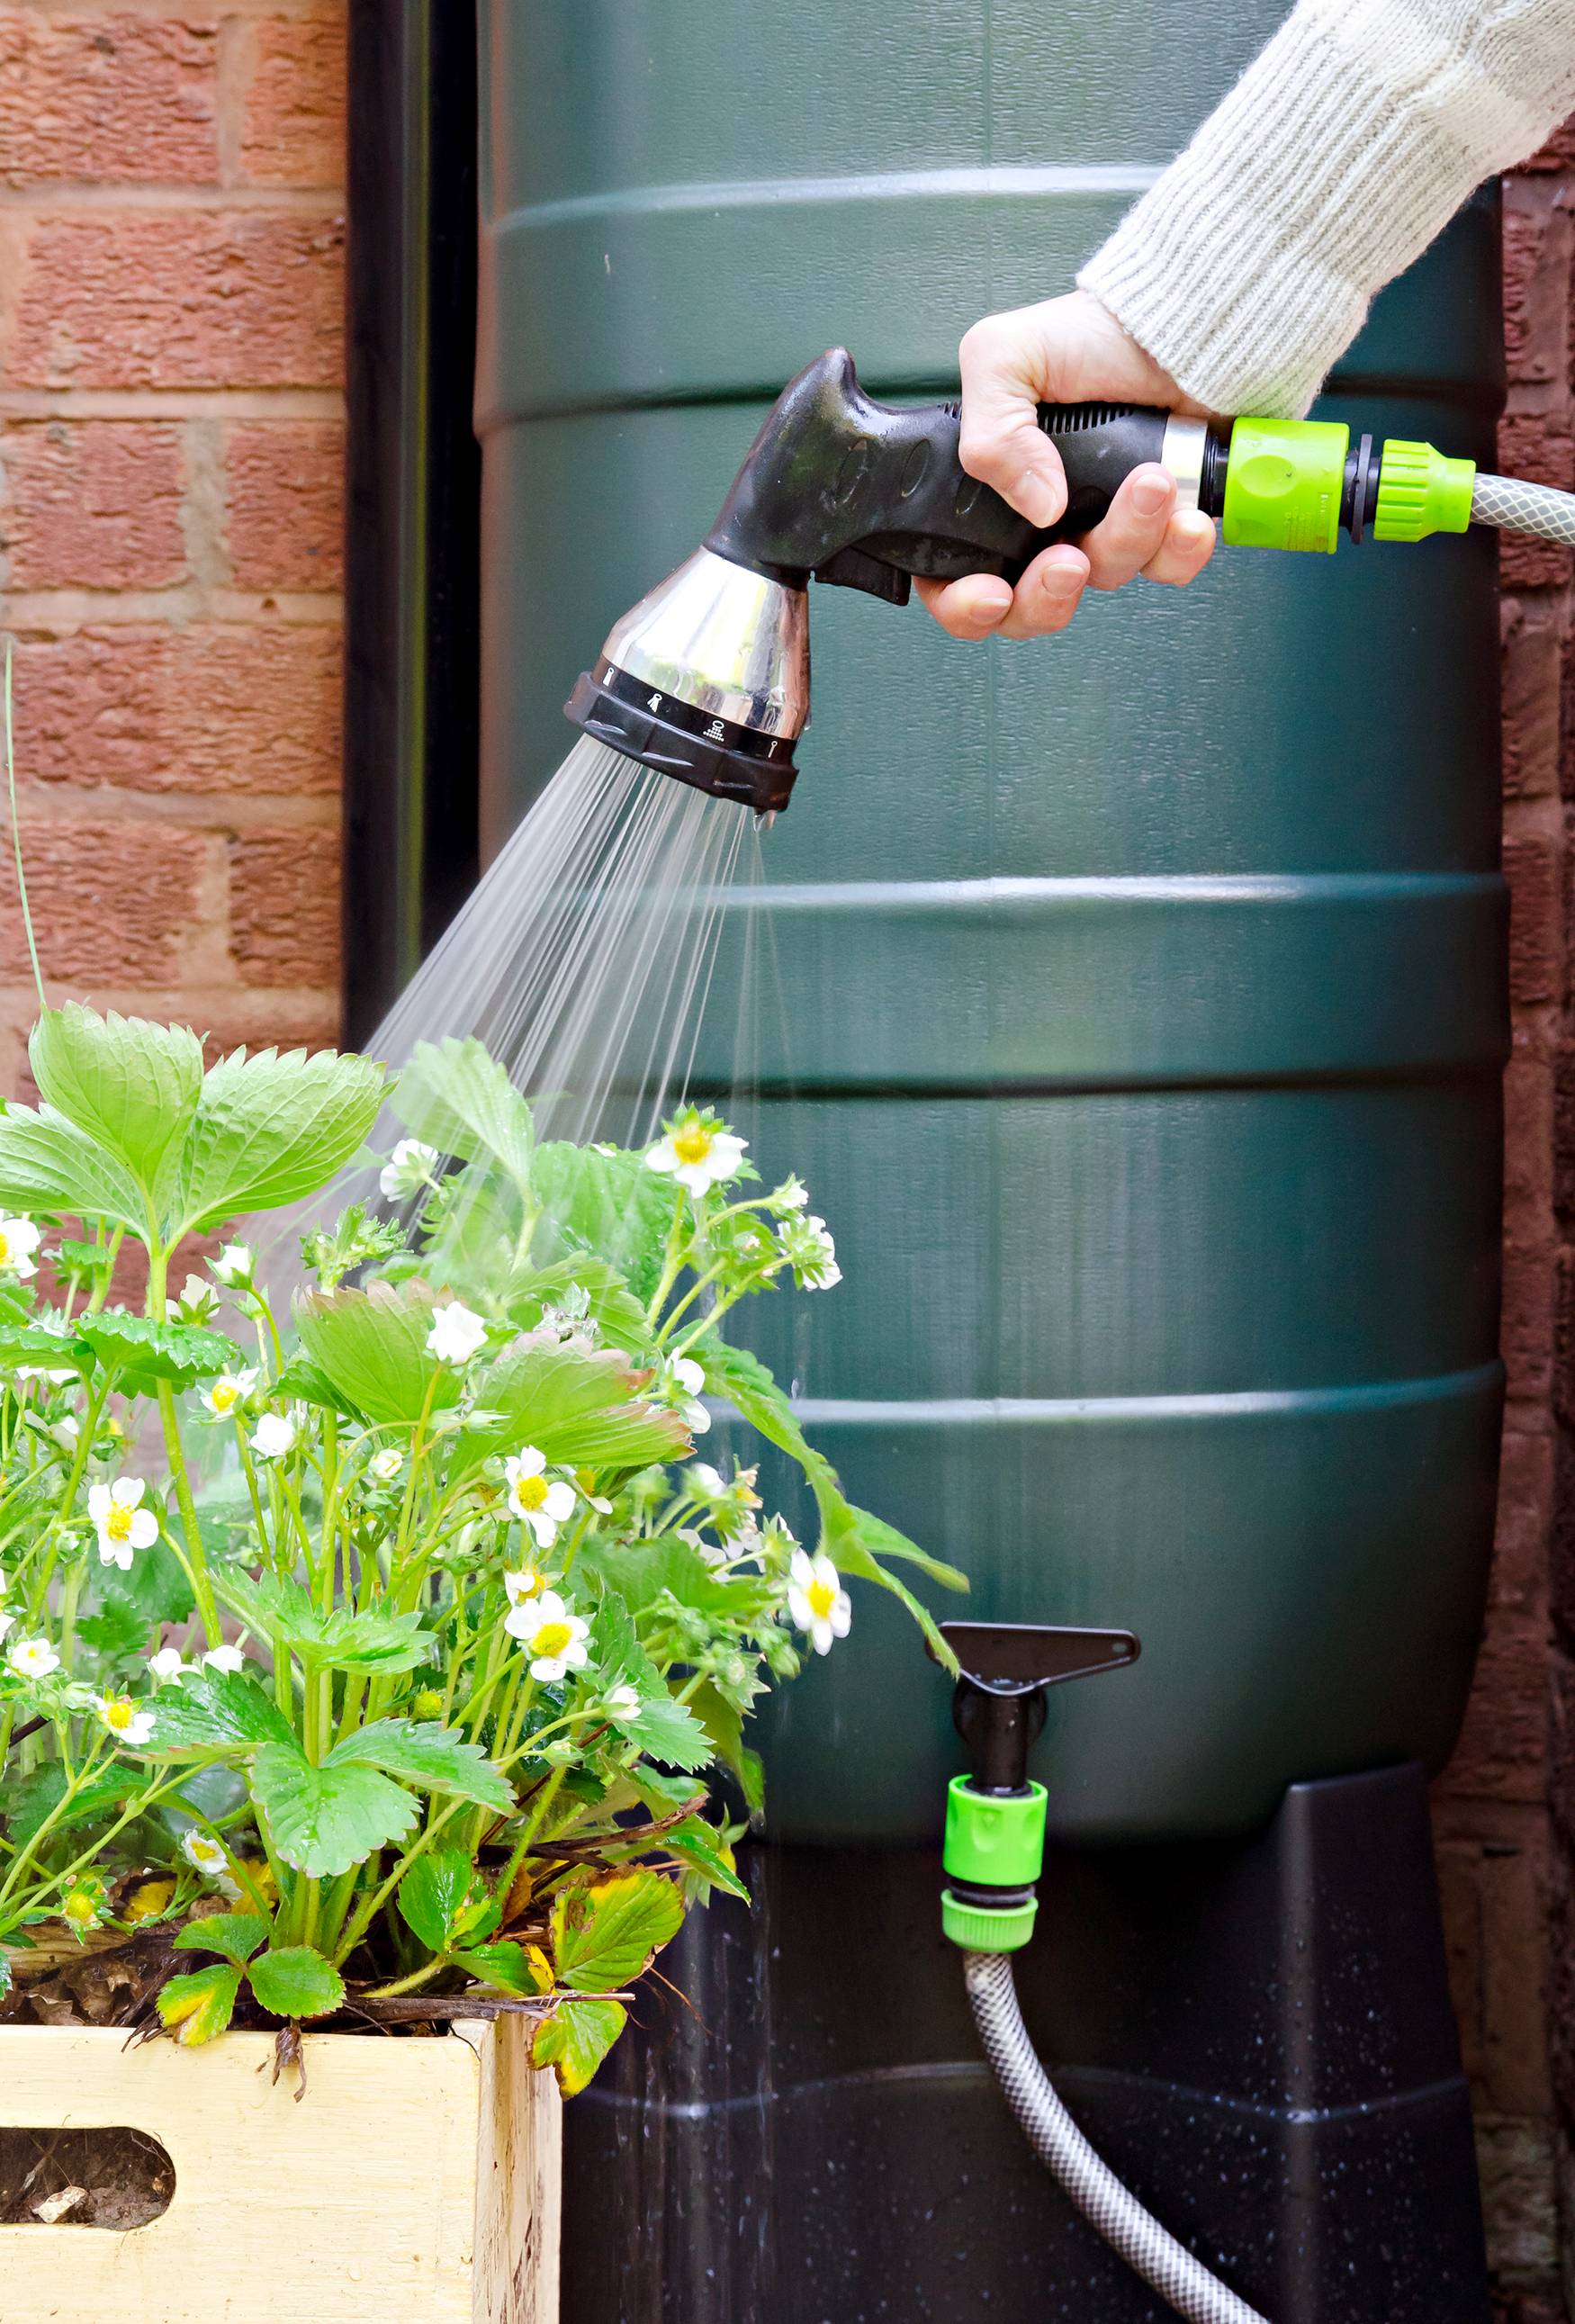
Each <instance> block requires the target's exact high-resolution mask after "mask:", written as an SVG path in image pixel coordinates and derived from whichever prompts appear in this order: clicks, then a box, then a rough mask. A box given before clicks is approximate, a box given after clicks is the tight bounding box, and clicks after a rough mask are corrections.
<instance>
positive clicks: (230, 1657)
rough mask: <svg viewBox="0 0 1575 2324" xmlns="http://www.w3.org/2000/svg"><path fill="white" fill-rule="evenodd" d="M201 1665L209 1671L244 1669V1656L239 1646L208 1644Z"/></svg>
mask: <svg viewBox="0 0 1575 2324" xmlns="http://www.w3.org/2000/svg"><path fill="white" fill-rule="evenodd" d="M202 1667H203V1669H204V1670H210V1671H239V1670H244V1669H245V1667H246V1657H245V1655H244V1654H243V1653H242V1652H241V1649H240V1648H239V1646H209V1648H208V1650H207V1654H205V1655H203V1657H202Z"/></svg>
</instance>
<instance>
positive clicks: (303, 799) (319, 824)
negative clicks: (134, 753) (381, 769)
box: [16, 778, 343, 868]
mask: <svg viewBox="0 0 1575 2324" xmlns="http://www.w3.org/2000/svg"><path fill="white" fill-rule="evenodd" d="M16 799H17V805H18V807H20V808H21V810H22V815H21V820H22V822H23V824H28V823H32V824H35V825H37V826H38V828H39V829H40V830H44V829H47V828H49V827H51V826H52V825H58V824H62V823H84V822H89V821H95V820H96V821H97V822H99V823H114V824H125V825H128V826H129V825H148V824H153V823H172V824H179V825H182V826H183V827H187V828H189V829H192V830H196V831H214V832H225V831H229V830H235V831H247V832H251V831H257V830H279V829H282V828H284V827H286V826H288V827H289V828H290V829H292V830H302V831H336V830H337V829H338V828H339V825H340V824H341V822H342V820H343V810H342V807H341V805H340V799H339V794H338V792H337V790H332V791H265V790H255V791H248V790H226V791H192V790H184V789H182V788H180V787H179V786H178V785H176V786H171V788H170V789H169V790H167V791H165V790H141V789H138V788H136V787H135V786H134V785H132V784H129V783H126V784H122V783H105V782H95V783H81V784H78V783H73V782H71V781H69V780H68V779H64V778H62V779H61V780H60V781H59V782H42V781H40V780H39V779H37V778H34V779H32V780H30V781H25V782H24V781H23V780H21V779H18V782H17V786H16ZM24 868H25V866H24Z"/></svg>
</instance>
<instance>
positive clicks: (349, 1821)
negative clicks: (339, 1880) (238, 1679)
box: [251, 1736, 419, 1880]
mask: <svg viewBox="0 0 1575 2324" xmlns="http://www.w3.org/2000/svg"><path fill="white" fill-rule="evenodd" d="M251 1791H252V1800H253V1805H254V1806H255V1807H256V1809H257V1812H258V1813H259V1814H260V1815H261V1817H262V1818H263V1823H264V1824H265V1825H266V1827H267V1831H268V1838H269V1840H270V1842H271V1843H272V1848H273V1851H274V1853H275V1854H276V1855H278V1856H281V1857H282V1858H284V1860H285V1862H286V1863H287V1864H289V1865H290V1866H292V1867H294V1869H295V1870H296V1871H297V1872H304V1873H305V1874H306V1876H307V1877H308V1878H309V1879H310V1880H320V1879H323V1878H325V1877H326V1878H328V1879H335V1878H336V1877H338V1875H339V1874H340V1873H341V1872H348V1871H349V1870H350V1869H351V1867H352V1866H354V1865H357V1864H364V1863H365V1861H366V1859H367V1858H368V1857H369V1856H373V1855H375V1854H376V1852H377V1850H378V1849H380V1848H386V1847H387V1846H388V1845H389V1843H390V1842H391V1840H403V1839H405V1838H406V1836H407V1835H408V1834H409V1833H410V1831H412V1830H413V1829H414V1827H415V1823H416V1820H417V1817H418V1815H419V1809H418V1808H417V1805H416V1803H415V1801H414V1800H413V1799H412V1798H411V1797H410V1793H409V1792H407V1791H403V1790H401V1787H400V1785H399V1784H391V1783H390V1781H389V1779H388V1777H387V1776H386V1775H380V1774H379V1773H378V1771H377V1769H376V1768H375V1767H363V1766H323V1767H314V1766H312V1764H311V1762H310V1760H309V1759H308V1758H307V1757H305V1755H304V1753H303V1752H302V1751H301V1748H300V1746H299V1744H298V1743H297V1742H296V1740H295V1738H294V1737H293V1736H291V1738H290V1745H289V1748H286V1747H285V1745H284V1744H282V1743H266V1744H264V1745H263V1748H262V1749H261V1750H260V1751H259V1752H258V1754H257V1756H256V1758H255V1759H254V1761H253V1766H252V1782H251Z"/></svg>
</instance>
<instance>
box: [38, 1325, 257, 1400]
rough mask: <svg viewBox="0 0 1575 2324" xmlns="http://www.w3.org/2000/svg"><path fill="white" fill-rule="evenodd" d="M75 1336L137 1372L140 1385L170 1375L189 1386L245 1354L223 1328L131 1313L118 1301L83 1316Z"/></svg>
mask: <svg viewBox="0 0 1575 2324" xmlns="http://www.w3.org/2000/svg"><path fill="white" fill-rule="evenodd" d="M72 1338H73V1339H74V1340H75V1341H76V1342H77V1344H78V1347H79V1348H87V1349H89V1350H90V1351H92V1353H93V1354H94V1355H95V1356H97V1359H98V1360H99V1362H100V1363H104V1364H113V1365H115V1368H116V1369H117V1370H122V1371H124V1372H125V1373H126V1374H127V1375H128V1376H129V1375H133V1374H134V1376H135V1382H136V1383H137V1384H138V1385H140V1384H141V1383H143V1382H144V1381H150V1380H161V1379H165V1380H173V1381H174V1382H175V1383H176V1385H177V1386H178V1387H180V1388H189V1387H190V1386H191V1384H192V1382H193V1381H194V1380H199V1379H215V1378H216V1376H217V1374H218V1373H220V1372H222V1371H225V1370H226V1369H228V1367H229V1366H230V1365H231V1364H235V1363H238V1362H239V1361H240V1357H241V1351H240V1350H239V1348H237V1347H236V1345H235V1342H234V1341H233V1340H227V1339H226V1337H225V1335H224V1333H222V1332H208V1331H204V1330H203V1329H202V1327H201V1326H200V1325H198V1324H196V1323H154V1322H153V1321H152V1318H151V1317H150V1316H147V1315H128V1314H124V1311H123V1310H122V1309H120V1308H118V1307H106V1308H104V1309H103V1310H102V1311H101V1312H100V1313H99V1314H97V1315H81V1316H78V1319H77V1322H76V1323H74V1324H73V1326H72Z"/></svg>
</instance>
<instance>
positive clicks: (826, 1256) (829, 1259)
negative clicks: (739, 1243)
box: [777, 1216, 843, 1291]
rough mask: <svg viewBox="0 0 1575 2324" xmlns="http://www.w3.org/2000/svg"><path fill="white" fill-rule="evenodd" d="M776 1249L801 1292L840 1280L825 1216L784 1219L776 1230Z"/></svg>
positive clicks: (820, 1287) (833, 1244)
mask: <svg viewBox="0 0 1575 2324" xmlns="http://www.w3.org/2000/svg"><path fill="white" fill-rule="evenodd" d="M777 1248H778V1250H779V1251H780V1252H781V1254H782V1256H783V1258H784V1259H786V1260H787V1262H788V1266H789V1267H790V1268H792V1270H793V1280H794V1281H795V1283H797V1286H798V1287H799V1289H800V1290H801V1291H829V1290H830V1289H831V1288H832V1286H833V1285H834V1284H836V1283H840V1282H841V1281H842V1279H843V1270H842V1268H840V1267H839V1266H838V1265H837V1247H836V1244H835V1243H834V1241H833V1240H832V1238H831V1234H830V1231H828V1229H827V1226H826V1222H825V1221H824V1219H817V1218H815V1217H813V1216H811V1217H806V1218H801V1219H788V1220H785V1221H784V1222H783V1224H782V1225H781V1227H780V1228H779V1229H778V1234H777Z"/></svg>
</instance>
